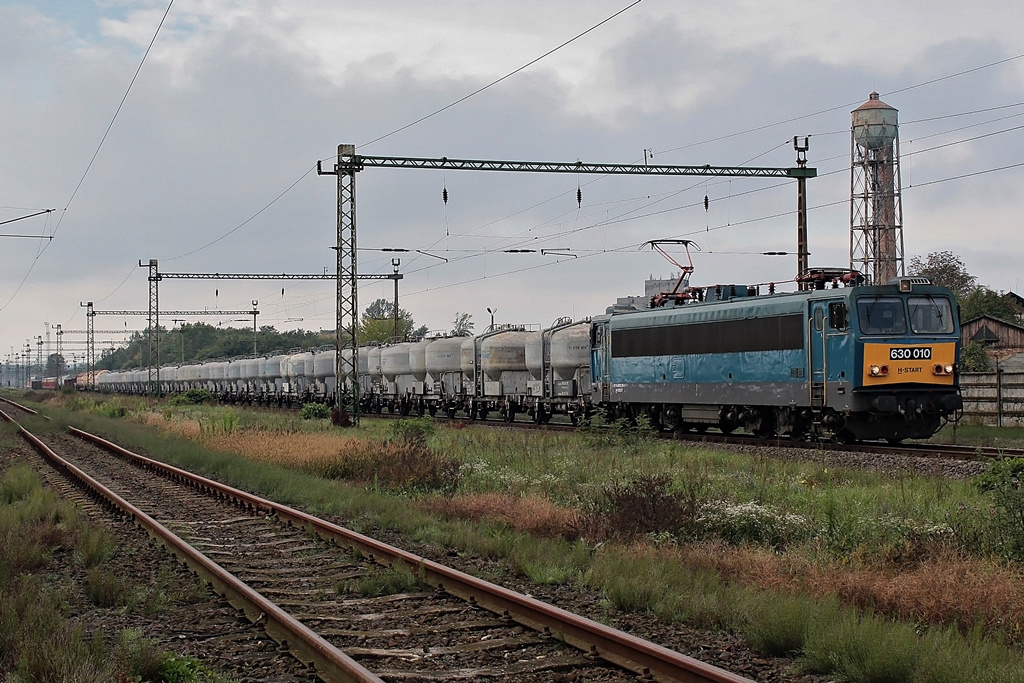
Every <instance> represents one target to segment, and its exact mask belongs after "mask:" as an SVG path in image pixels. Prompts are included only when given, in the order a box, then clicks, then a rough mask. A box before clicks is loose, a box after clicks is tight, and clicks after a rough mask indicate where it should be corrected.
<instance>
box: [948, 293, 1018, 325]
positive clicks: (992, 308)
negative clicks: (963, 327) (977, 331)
mask: <svg viewBox="0 0 1024 683" xmlns="http://www.w3.org/2000/svg"><path fill="white" fill-rule="evenodd" d="M980 315H990V316H992V317H993V318H998V319H1000V320H1005V321H1007V322H1011V323H1015V324H1016V323H1017V322H1018V321H1019V319H1020V308H1019V307H1018V306H1017V302H1015V301H1014V300H1013V299H1011V298H1010V297H1008V296H1005V295H1003V294H1000V293H999V292H994V291H992V290H991V289H989V288H988V287H985V286H984V285H978V286H977V287H975V288H973V289H972V290H971V291H970V292H968V293H967V295H966V296H964V297H961V298H960V319H961V320H970V319H972V318H977V317H978V316H980Z"/></svg>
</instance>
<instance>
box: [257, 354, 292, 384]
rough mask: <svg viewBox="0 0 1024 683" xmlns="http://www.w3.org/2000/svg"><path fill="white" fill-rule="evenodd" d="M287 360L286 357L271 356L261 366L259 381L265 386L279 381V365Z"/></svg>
mask: <svg viewBox="0 0 1024 683" xmlns="http://www.w3.org/2000/svg"><path fill="white" fill-rule="evenodd" d="M287 359H288V356H271V357H270V358H268V359H267V362H266V363H265V364H264V365H263V370H262V371H261V372H260V379H262V380H263V381H265V382H266V383H267V384H273V383H274V382H275V381H277V380H279V379H281V376H282V372H281V365H282V363H283V362H284V361H285V360H287Z"/></svg>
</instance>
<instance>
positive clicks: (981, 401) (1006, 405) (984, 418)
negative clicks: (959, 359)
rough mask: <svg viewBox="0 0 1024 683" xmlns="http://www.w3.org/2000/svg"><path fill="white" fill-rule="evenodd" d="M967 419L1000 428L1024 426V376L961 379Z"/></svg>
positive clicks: (971, 375) (983, 375)
mask: <svg viewBox="0 0 1024 683" xmlns="http://www.w3.org/2000/svg"><path fill="white" fill-rule="evenodd" d="M960 392H961V393H962V394H963V397H964V418H965V419H966V420H967V421H969V422H977V423H980V424H987V425H998V426H1000V427H1020V426H1024V372H1003V371H1002V370H1000V371H997V372H967V373H963V374H961V375H960Z"/></svg>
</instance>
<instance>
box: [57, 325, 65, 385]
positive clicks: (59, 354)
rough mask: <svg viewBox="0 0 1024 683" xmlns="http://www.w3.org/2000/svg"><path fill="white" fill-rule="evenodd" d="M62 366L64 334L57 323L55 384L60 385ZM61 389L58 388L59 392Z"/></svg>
mask: <svg viewBox="0 0 1024 683" xmlns="http://www.w3.org/2000/svg"><path fill="white" fill-rule="evenodd" d="M63 366H64V332H63V331H62V330H61V329H60V323H57V384H58V385H59V384H60V383H61V373H62V370H63ZM62 388H63V387H61V386H58V387H57V389H58V390H60V389H62Z"/></svg>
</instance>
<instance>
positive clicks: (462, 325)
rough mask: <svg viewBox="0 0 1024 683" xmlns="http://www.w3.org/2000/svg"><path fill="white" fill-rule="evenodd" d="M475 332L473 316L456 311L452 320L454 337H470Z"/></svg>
mask: <svg viewBox="0 0 1024 683" xmlns="http://www.w3.org/2000/svg"><path fill="white" fill-rule="evenodd" d="M471 334H473V316H472V315H470V314H469V313H459V312H456V313H455V320H453V321H452V336H453V337H468V336H470V335H471Z"/></svg>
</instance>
